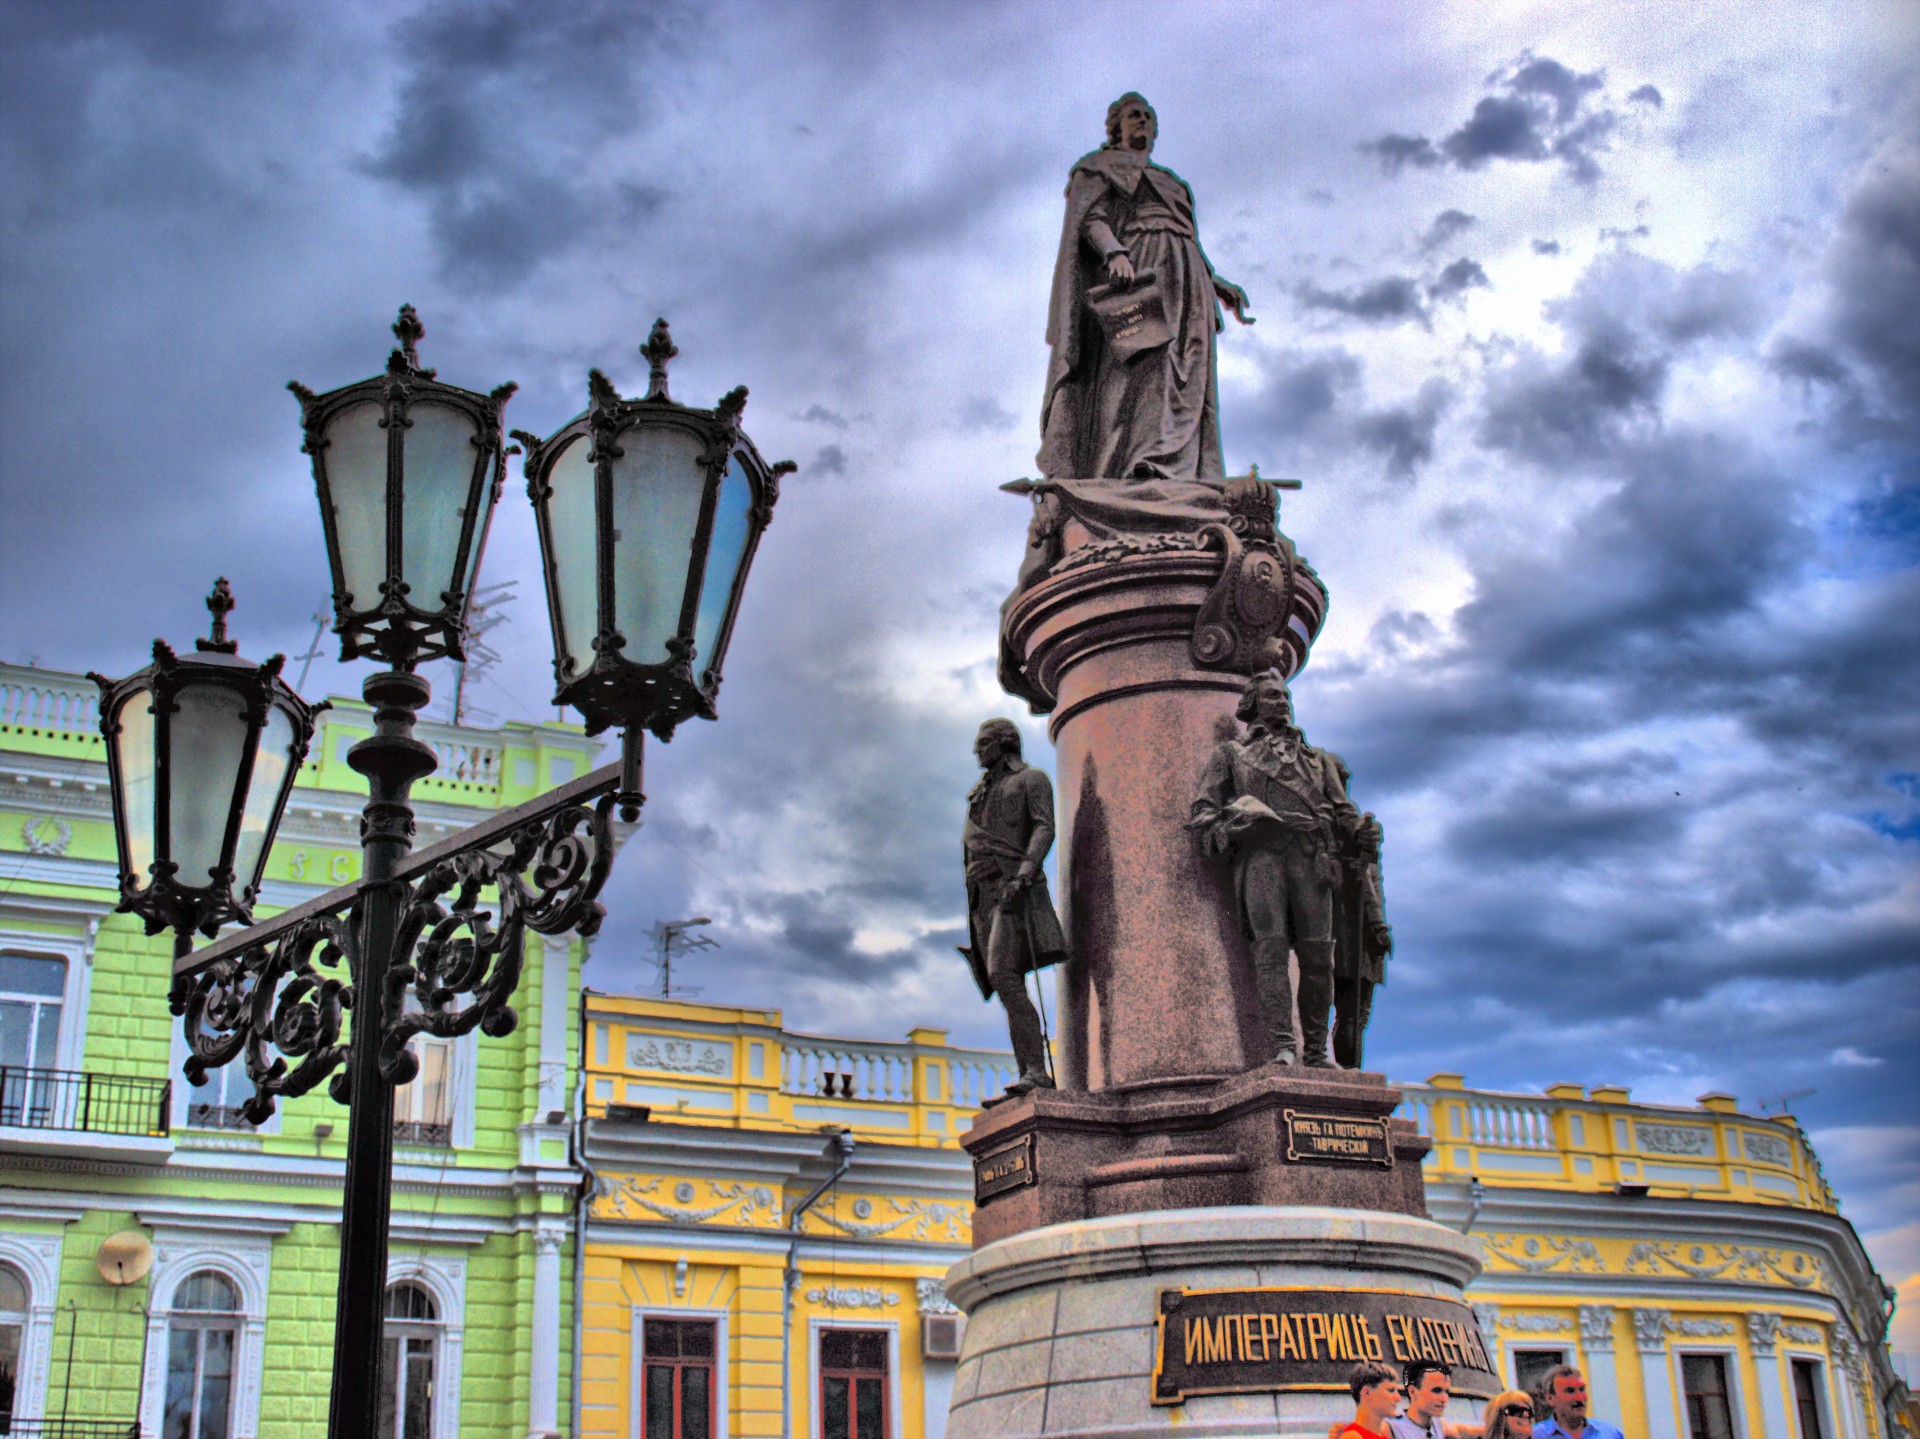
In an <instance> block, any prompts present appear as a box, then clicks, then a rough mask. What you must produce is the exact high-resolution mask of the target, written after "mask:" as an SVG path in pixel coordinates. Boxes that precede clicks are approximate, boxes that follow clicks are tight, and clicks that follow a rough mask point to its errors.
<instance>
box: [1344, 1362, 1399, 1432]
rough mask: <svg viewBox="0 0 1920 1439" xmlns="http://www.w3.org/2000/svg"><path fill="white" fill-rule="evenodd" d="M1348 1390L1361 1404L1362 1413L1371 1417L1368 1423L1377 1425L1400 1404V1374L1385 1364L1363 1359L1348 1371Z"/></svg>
mask: <svg viewBox="0 0 1920 1439" xmlns="http://www.w3.org/2000/svg"><path fill="white" fill-rule="evenodd" d="M1347 1392H1348V1393H1350V1394H1352V1395H1353V1402H1354V1403H1355V1404H1356V1405H1358V1406H1359V1409H1360V1414H1359V1417H1360V1418H1361V1419H1363V1420H1368V1421H1371V1422H1369V1423H1368V1424H1367V1427H1368V1428H1369V1429H1377V1428H1379V1427H1380V1425H1381V1421H1382V1420H1386V1419H1391V1418H1392V1417H1393V1412H1394V1410H1396V1409H1398V1408H1399V1407H1400V1376H1399V1375H1398V1374H1395V1373H1394V1372H1393V1371H1392V1370H1391V1369H1389V1368H1388V1367H1387V1366H1386V1365H1384V1364H1376V1363H1373V1362H1372V1361H1370V1360H1362V1361H1361V1362H1360V1363H1358V1364H1356V1365H1354V1366H1353V1372H1352V1373H1350V1374H1348V1375H1347Z"/></svg>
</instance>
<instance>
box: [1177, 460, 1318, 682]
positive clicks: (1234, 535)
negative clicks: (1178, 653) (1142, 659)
mask: <svg viewBox="0 0 1920 1439" xmlns="http://www.w3.org/2000/svg"><path fill="white" fill-rule="evenodd" d="M1226 504H1227V519H1226V522H1225V523H1224V524H1211V525H1205V526H1203V527H1202V528H1201V530H1200V532H1199V533H1198V534H1197V535H1196V536H1195V537H1194V543H1195V544H1196V545H1197V546H1198V547H1199V548H1200V549H1203V550H1207V549H1217V550H1221V551H1223V552H1224V553H1225V555H1226V559H1225V561H1224V563H1223V564H1222V565H1221V568H1220V578H1219V580H1218V582H1216V583H1215V585H1214V587H1213V590H1212V592H1211V593H1210V594H1208V596H1207V598H1206V600H1205V601H1204V602H1203V603H1202V604H1201V606H1200V613H1199V614H1198V615H1197V616H1195V618H1194V622H1193V658H1194V663H1196V664H1198V665H1200V666H1202V667H1203V668H1206V669H1220V670H1232V671H1234V672H1235V673H1237V674H1255V673H1257V672H1258V671H1260V670H1264V669H1278V670H1279V671H1280V672H1281V673H1282V674H1291V673H1292V672H1293V670H1294V669H1295V668H1296V667H1297V666H1296V664H1295V656H1292V655H1290V654H1289V653H1288V649H1287V646H1286V645H1285V644H1284V643H1282V641H1281V640H1280V639H1279V638H1278V637H1279V635H1280V633H1281V631H1282V630H1284V629H1285V627H1286V623H1287V617H1288V615H1290V614H1291V613H1292V611H1293V584H1294V569H1295V566H1296V564H1297V561H1296V560H1295V558H1294V556H1293V553H1292V546H1291V545H1290V544H1289V543H1288V542H1287V541H1286V540H1284V539H1282V538H1281V537H1280V533H1279V530H1278V528H1277V520H1278V516H1279V501H1278V500H1277V499H1276V498H1275V496H1274V491H1273V487H1272V486H1271V485H1270V484H1268V483H1267V482H1266V481H1264V480H1262V479H1261V478H1260V473H1259V471H1258V470H1255V471H1253V473H1251V474H1250V475H1247V476H1245V477H1236V478H1234V479H1232V480H1229V481H1228V482H1227V487H1226Z"/></svg>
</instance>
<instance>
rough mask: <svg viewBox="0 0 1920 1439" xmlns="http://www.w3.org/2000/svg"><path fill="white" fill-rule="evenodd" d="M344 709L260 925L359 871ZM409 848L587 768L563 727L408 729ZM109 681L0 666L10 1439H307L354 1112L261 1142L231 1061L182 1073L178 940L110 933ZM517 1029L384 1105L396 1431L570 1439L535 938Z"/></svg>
mask: <svg viewBox="0 0 1920 1439" xmlns="http://www.w3.org/2000/svg"><path fill="white" fill-rule="evenodd" d="M371 730H372V720H371V716H370V714H369V712H368V709H367V707H366V706H365V705H363V704H361V703H359V702H358V701H354V700H339V699H336V700H335V701H334V703H333V708H332V709H331V710H330V711H328V712H327V713H325V714H324V715H323V716H322V721H321V728H320V731H319V733H318V734H317V735H316V737H315V740H314V745H313V750H312V752H311V753H310V755H309V758H308V762H307V765H306V767H305V770H304V772H303V773H302V774H301V776H300V779H299V782H298V786H297V787H296V789H295V790H294V792H293V796H292V799H291V800H290V802H289V804H288V808H287V813H286V818H285V820H284V822H283V823H282V825H281V829H280V834H279V839H278V843H277V845H276V847H275V850H274V852H273V856H272V859H271V861H270V863H269V866H268V869H267V881H266V885H265V890H264V893H263V896H262V908H263V911H265V912H269V913H270V912H272V911H274V910H278V909H281V908H285V907H287V906H290V905H293V904H296V903H298V902H300V901H301V900H304V899H307V898H310V897H312V896H314V895H317V894H320V893H322V892H324V891H325V890H327V889H329V888H332V887H333V886H335V885H338V884H341V883H344V882H346V881H349V880H352V879H354V878H355V877H357V875H358V874H359V869H360V848H359V839H358V822H359V813H360V806H361V804H362V802H363V800H364V798H365V794H366V791H365V786H364V782H363V781H362V780H361V778H360V777H359V776H358V775H356V774H355V773H354V772H353V771H352V770H351V769H349V768H348V767H347V764H346V752H347V750H348V749H349V748H350V747H351V746H352V745H353V744H354V743H355V742H356V741H357V740H359V739H361V738H364V737H365V736H366V735H367V734H369V733H370V732H371ZM419 734H420V738H421V739H422V740H424V741H425V742H426V743H428V744H430V745H432V746H433V748H434V749H435V750H436V751H437V752H438V754H439V757H440V768H439V770H438V772H437V773H436V774H434V775H433V776H432V777H431V778H430V779H427V780H425V781H423V782H421V783H420V784H418V785H417V786H416V787H415V790H414V797H415V803H416V809H417V810H418V814H419V837H418V842H419V843H420V844H422V845H425V844H430V843H433V842H434V841H436V840H438V839H441V838H444V837H446V836H447V835H449V834H452V833H453V832H455V831H456V830H459V829H462V828H464V827H465V826H467V825H469V824H472V823H474V822H475V821H476V820H478V819H480V818H482V817H484V816H485V815H486V814H488V813H489V812H492V811H495V810H498V809H503V808H506V807H508V806H510V805H514V804H517V803H520V802H521V801H523V800H526V799H530V798H532V797H534V796H535V795H536V794H538V793H540V792H542V791H544V790H546V789H548V788H550V787H551V786H553V785H554V784H557V783H561V782H564V781H565V780H568V779H572V778H574V777H576V776H578V775H580V774H583V773H585V772H586V771H587V770H588V769H589V768H591V767H592V765H593V764H594V763H595V760H596V757H597V754H598V751H599V742H598V741H596V740H589V739H587V738H586V737H585V736H584V735H582V734H581V733H580V732H579V731H578V729H576V728H573V727H570V726H563V725H545V724H543V725H521V724H510V725H507V726H505V727H504V728H501V729H498V730H479V729H473V728H466V727H462V728H456V727H454V726H451V725H440V724H433V723H423V724H422V725H421V726H420V731H419ZM116 869H117V864H116V861H115V854H114V841H113V822H112V815H111V809H110V805H109V800H108V787H107V774H106V765H105V760H104V754H103V749H102V744H101V740H100V737H99V730H98V719H97V709H96V704H95V688H94V686H93V684H92V683H91V682H90V681H88V680H86V679H83V678H82V677H80V676H78V675H71V674H64V673H60V672H57V671H52V670H45V669H38V668H29V667H21V666H13V665H0V1433H10V1434H12V1435H35V1436H41V1435H62V1434H64V1435H72V1436H76V1439H77V1436H96V1435H102V1436H103V1435H129V1434H134V1433H136V1432H138V1433H142V1434H145V1435H148V1436H160V1435H165V1436H167V1439H251V1436H255V1435H258V1436H263V1439H271V1436H294V1435H300V1436H308V1435H312V1434H316V1433H319V1432H322V1430H323V1427H324V1425H325V1422H326V1409H327V1391H328V1385H329V1381H330V1378H331V1366H332V1344H331V1340H330V1336H331V1334H332V1329H333V1308H334V1289H335V1278H336V1266H337V1261H338V1254H339V1213H340V1190H341V1181H342V1177H343V1172H344V1155H345V1148H346V1137H347V1111H346V1110H345V1109H344V1108H342V1107H341V1106H339V1105H337V1104H335V1103H334V1102H333V1101H332V1100H331V1099H329V1098H328V1097H327V1096H326V1091H325V1086H324V1085H323V1086H322V1087H321V1088H320V1089H318V1090H315V1091H314V1092H313V1093H312V1094H309V1095H307V1096H305V1097H303V1098H301V1099H298V1100H295V1101H292V1102H291V1103H288V1104H285V1105H283V1106H282V1108H281V1110H280V1112H279V1113H276V1114H275V1115H274V1116H273V1118H272V1119H271V1120H269V1121H268V1122H267V1123H266V1124H264V1125H262V1126H261V1127H259V1128H258V1129H256V1128H254V1127H253V1126H251V1125H249V1124H248V1123H247V1122H246V1121H245V1120H244V1119H243V1118H241V1116H240V1112H239V1106H240V1105H241V1104H242V1103H243V1102H244V1100H245V1099H246V1097H247V1096H248V1095H249V1094H250V1093H251V1086H250V1085H249V1084H248V1082H247V1081H246V1078H245V1075H244V1073H242V1072H236V1071H238V1070H239V1068H240V1066H238V1065H237V1064H236V1065H234V1066H230V1067H229V1069H228V1070H225V1071H221V1072H219V1073H216V1074H215V1075H212V1076H210V1077H209V1080H208V1082H207V1083H206V1084H205V1085H203V1086H200V1087H193V1086H190V1085H188V1084H187V1082H186V1081H185V1079H184V1078H183V1077H181V1075H180V1065H181V1062H182V1060H183V1059H184V1057H185V1050H184V1045H183V1043H182V1041H181V1039H180V1036H179V1033H178V1025H179V1021H178V1020H176V1019H175V1018H174V1017H173V1016H172V1015H171V1014H170V1013H169V1012H168V1009H167V991H168V984H169V970H170V967H171V961H170V943H171V939H170V936H167V935H161V936H157V937H154V938H148V937H147V936H146V935H144V934H143V933H142V932H141V926H140V924H139V923H138V922H137V921H136V920H134V919H132V918H131V917H130V916H127V915H119V914H115V913H114V912H113V906H114V902H115V899H116V897H117V881H116ZM528 950H529V953H528V959H527V968H526V972H525V975H524V977H523V979H522V982H521V988H520V992H519V995H518V997H517V999H516V1002H515V1007H516V1008H517V1009H518V1011H519V1014H520V1025H519V1027H518V1028H517V1029H516V1030H515V1031H514V1032H513V1034H511V1035H509V1036H507V1037H506V1038H504V1039H487V1038H484V1037H482V1036H480V1035H477V1034H475V1035H468V1036H466V1037H464V1038H461V1039H458V1040H453V1041H441V1040H432V1039H423V1040H421V1041H418V1043H420V1044H422V1046H423V1048H422V1049H421V1051H420V1060H421V1077H420V1078H419V1080H417V1081H416V1082H415V1083H414V1084H412V1085H410V1086H408V1087H407V1088H405V1089H403V1090H401V1091H400V1092H399V1095H398V1096H397V1102H396V1110H395V1126H394V1127H395V1145H396V1147H395V1154H394V1184H393V1223H392V1250H391V1257H390V1259H389V1262H388V1270H389V1282H390V1284H391V1286H392V1287H391V1289H390V1291H389V1299H388V1310H387V1312H388V1314H389V1316H390V1318H389V1327H388V1338H387V1349H386V1353H387V1356H388V1361H389V1362H388V1365H387V1368H388V1370H389V1371H390V1372H389V1374H388V1376H387V1378H386V1380H385V1384H386V1392H387V1393H388V1395H389V1396H390V1402H391V1403H392V1405H393V1415H392V1427H391V1429H389V1430H388V1431H387V1432H389V1433H391V1434H392V1435H393V1436H395V1439H454V1436H456V1435H461V1436H473V1435H489V1436H500V1439H528V1436H535V1439H537V1436H542V1435H546V1434H549V1433H559V1432H562V1431H565V1430H568V1429H570V1427H571V1426H570V1425H569V1424H568V1423H567V1415H566V1413H565V1408H566V1403H565V1398H564V1396H567V1395H569V1394H570V1392H571V1385H572V1354H573V1348H574V1346H573V1339H572V1333H573V1329H572V1316H571V1308H570V1305H571V1293H572V1280H573V1262H572V1256H573V1252H574V1246H573V1233H574V1224H575V1218H576V1201H577V1199H578V1197H579V1186H580V1179H581V1174H582V1171H581V1170H580V1169H579V1168H578V1167H577V1166H576V1165H575V1163H574V1162H573V1157H572V1154H571V1149H570V1136H571V1133H572V1129H571V1125H570V1123H569V1115H570V1114H571V1112H572V1109H573V1103H574V1097H575V1096H574V1092H573V1090H574V1083H575V1074H576V1070H575V1065H576V1063H577V1058H578V1055H577V1044H576V1020H577V1010H576V1006H577V1003H578V999H579V992H580V990H579V985H580V961H581V945H580V943H579V941H578V940H574V939H560V940H545V939H542V938H541V937H539V936H533V935H530V936H529V938H528Z"/></svg>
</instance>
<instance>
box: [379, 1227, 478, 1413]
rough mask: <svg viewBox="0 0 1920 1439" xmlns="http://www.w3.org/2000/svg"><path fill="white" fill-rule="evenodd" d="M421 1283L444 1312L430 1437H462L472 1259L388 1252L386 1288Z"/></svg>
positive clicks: (437, 1342)
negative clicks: (462, 1381) (462, 1377)
mask: <svg viewBox="0 0 1920 1439" xmlns="http://www.w3.org/2000/svg"><path fill="white" fill-rule="evenodd" d="M395 1284H418V1285H419V1286H420V1287H421V1288H422V1289H425V1290H426V1291H427V1293H429V1294H431V1295H432V1296H433V1304H434V1308H435V1309H436V1310H437V1311H438V1312H439V1318H438V1320H437V1321H436V1322H437V1324H438V1332H437V1333H436V1335H435V1336H434V1337H435V1347H436V1349H437V1351H438V1352H436V1353H435V1355H434V1370H433V1420H432V1425H431V1432H432V1433H434V1434H436V1435H439V1434H448V1435H453V1434H458V1433H459V1432H460V1375H461V1370H462V1368H463V1366H464V1362H465V1351H466V1332H467V1330H466V1324H467V1256H466V1255H464V1254H460V1253H452V1254H448V1253H442V1252H439V1251H437V1250H427V1249H423V1250H418V1251H415V1252H407V1251H406V1250H404V1249H401V1250H398V1251H389V1253H388V1255H387V1285H388V1287H389V1288H391V1287H392V1286H393V1285H395Z"/></svg>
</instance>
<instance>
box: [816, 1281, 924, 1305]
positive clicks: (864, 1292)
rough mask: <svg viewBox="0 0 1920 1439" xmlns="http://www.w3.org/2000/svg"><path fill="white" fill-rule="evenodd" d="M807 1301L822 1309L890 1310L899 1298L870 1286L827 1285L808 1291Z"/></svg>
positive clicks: (890, 1291)
mask: <svg viewBox="0 0 1920 1439" xmlns="http://www.w3.org/2000/svg"><path fill="white" fill-rule="evenodd" d="M921 1282H922V1283H925V1282H926V1281H924V1280H922V1281H921ZM807 1300H808V1302H809V1303H812V1304H818V1305H819V1306H820V1307H821V1308H823V1309H890V1308H892V1307H893V1306H894V1305H896V1304H898V1303H899V1302H900V1296H899V1295H898V1294H895V1293H894V1292H893V1291H892V1290H890V1289H882V1288H880V1287H879V1286H877V1285H872V1284H865V1285H855V1284H827V1285H823V1286H821V1287H820V1288H818V1289H809V1290H808V1291H807Z"/></svg>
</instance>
